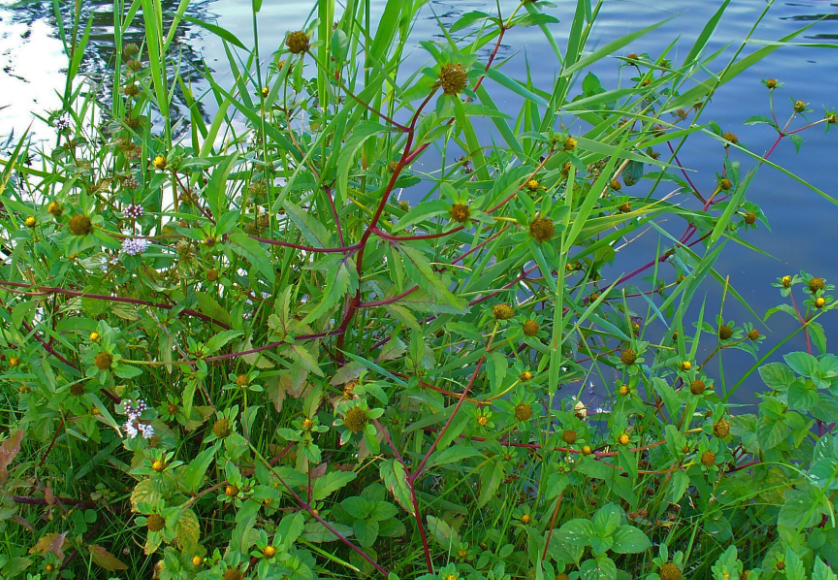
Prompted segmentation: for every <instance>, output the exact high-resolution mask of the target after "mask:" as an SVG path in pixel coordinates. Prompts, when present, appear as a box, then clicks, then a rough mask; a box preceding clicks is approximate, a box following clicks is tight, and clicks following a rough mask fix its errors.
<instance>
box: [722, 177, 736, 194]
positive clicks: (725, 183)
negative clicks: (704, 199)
mask: <svg viewBox="0 0 838 580" xmlns="http://www.w3.org/2000/svg"><path fill="white" fill-rule="evenodd" d="M731 187H733V183H732V182H731V181H730V180H729V179H728V178H727V177H725V178H723V179H721V180H719V189H721V190H722V191H727V190H728V189H730V188H731Z"/></svg>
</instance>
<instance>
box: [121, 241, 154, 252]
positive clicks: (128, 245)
mask: <svg viewBox="0 0 838 580" xmlns="http://www.w3.org/2000/svg"><path fill="white" fill-rule="evenodd" d="M146 248H148V240H146V239H144V238H137V239H133V238H125V239H124V240H122V251H123V252H125V253H126V254H128V255H131V256H136V255H137V254H142V253H143V252H145V251H146Z"/></svg>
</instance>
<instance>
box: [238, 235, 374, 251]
mask: <svg viewBox="0 0 838 580" xmlns="http://www.w3.org/2000/svg"><path fill="white" fill-rule="evenodd" d="M248 237H249V238H250V239H251V240H256V241H257V242H262V243H263V244H270V245H272V246H282V247H284V248H294V249H297V250H305V251H307V252H314V253H317V254H339V253H343V252H354V251H355V250H357V249H358V248H360V247H361V244H355V245H352V246H342V247H340V248H315V247H314V246H304V245H302V244H292V243H291V242H283V241H280V240H272V239H271V238H260V237H259V236H248Z"/></svg>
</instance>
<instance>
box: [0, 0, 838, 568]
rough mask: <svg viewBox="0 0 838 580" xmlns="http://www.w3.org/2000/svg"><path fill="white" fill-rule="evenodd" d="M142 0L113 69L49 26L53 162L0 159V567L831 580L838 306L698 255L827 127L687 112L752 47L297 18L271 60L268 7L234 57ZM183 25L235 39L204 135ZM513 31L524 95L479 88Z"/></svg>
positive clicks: (403, 8) (837, 546)
mask: <svg viewBox="0 0 838 580" xmlns="http://www.w3.org/2000/svg"><path fill="white" fill-rule="evenodd" d="M140 4H141V6H140V5H135V6H134V7H133V9H130V10H122V7H121V5H120V6H118V7H117V8H118V10H117V11H116V13H117V14H119V15H120V18H121V19H122V20H120V22H119V23H118V24H119V25H118V26H116V27H115V29H114V30H113V31H112V32H110V33H108V32H107V31H106V32H101V34H112V36H111V37H108V39H107V42H108V43H109V44H108V46H110V47H111V48H109V51H110V52H109V54H110V55H111V56H110V57H109V59H106V60H107V62H108V63H109V64H100V65H96V66H110V67H111V68H109V69H107V74H104V75H97V74H87V72H86V73H85V75H84V76H82V75H81V73H80V72H79V71H93V70H94V69H93V68H92V67H94V65H95V63H93V62H92V61H87V60H85V59H86V58H87V55H88V51H87V50H86V47H87V46H86V43H89V42H90V38H91V35H89V34H88V33H89V26H88V27H87V28H86V22H87V20H85V19H86V18H87V16H86V13H85V11H83V10H82V11H81V12H78V11H77V12H76V13H73V14H74V18H75V20H73V21H72V22H70V21H68V22H61V25H62V26H61V30H62V33H61V35H59V36H60V39H61V42H64V43H66V48H67V54H68V55H69V56H68V64H67V67H66V75H67V78H66V79H65V80H66V87H67V89H66V92H65V93H63V94H62V95H61V96H62V99H61V103H62V109H61V110H60V111H53V112H47V113H45V114H44V115H42V117H43V118H44V120H46V121H47V124H48V126H49V127H51V129H50V130H54V131H55V135H54V139H50V140H37V141H36V140H35V139H34V138H32V137H30V136H28V135H27V136H25V137H24V138H23V139H22V140H20V141H18V142H16V145H15V146H14V147H13V148H12V149H11V150H9V151H4V153H3V154H2V155H0V173H2V175H0V191H1V192H2V207H0V255H1V256H2V257H3V259H2V260H0V317H2V325H0V400H2V405H3V413H2V414H0V533H2V537H3V550H0V578H4V579H5V578H9V579H28V578H33V579H34V578H37V577H42V578H45V577H50V578H51V577H58V576H59V575H60V576H61V577H62V578H68V579H72V578H77V577H85V578H87V577H97V578H98V577H102V578H109V577H111V576H113V577H119V578H130V579H134V578H136V579H140V578H158V579H160V580H174V579H178V580H219V579H223V580H244V579H264V580H268V579H278V580H283V579H287V580H314V579H315V578H334V577H341V578H358V579H366V578H382V579H387V580H399V579H409V580H513V579H515V580H524V579H526V580H541V579H542V578H543V579H546V580H571V579H572V580H625V579H629V578H641V579H644V580H680V579H681V578H702V579H703V578H712V579H713V580H731V579H734V580H735V579H736V578H739V579H743V578H748V579H749V580H756V579H757V578H767V579H772V578H776V579H777V580H780V579H781V578H786V579H789V580H791V579H792V578H793V579H795V580H798V579H799V580H803V579H809V578H811V579H812V580H829V579H831V578H834V577H835V576H834V574H833V573H832V572H831V570H830V569H829V565H832V566H834V565H835V564H836V563H838V528H836V523H835V521H834V517H833V514H834V512H835V506H834V500H835V498H834V497H833V492H834V489H835V488H836V482H835V474H836V472H838V454H836V452H835V449H836V448H838V447H837V446H838V443H836V440H835V437H836V436H835V433H834V426H835V424H836V423H838V400H836V394H838V358H836V357H835V356H833V355H832V354H830V353H829V348H828V345H827V332H826V331H825V327H826V325H827V324H830V322H829V320H828V319H823V320H822V318H823V317H831V316H833V314H834V313H833V312H832V311H833V310H834V309H835V304H836V302H835V300H834V286H833V285H832V284H831V283H830V282H834V281H833V280H830V279H828V277H824V274H823V273H822V272H813V273H809V272H800V273H799V274H794V273H793V272H789V271H784V270H778V271H777V272H776V273H775V274H772V275H773V276H776V282H775V283H774V284H773V285H772V287H767V288H763V289H760V288H750V287H749V288H744V289H742V288H736V287H735V285H734V284H732V283H731V279H730V278H729V277H728V276H727V274H728V273H727V272H724V271H721V270H719V268H720V267H721V266H720V265H719V264H722V263H723V262H722V261H718V257H719V255H720V254H721V253H723V252H724V251H725V246H726V245H727V244H728V243H729V242H731V241H732V242H734V243H737V242H741V244H739V245H741V246H743V247H748V246H751V245H752V244H753V243H755V240H754V239H753V238H752V230H753V229H754V228H757V227H758V228H764V227H766V226H768V219H767V216H766V215H765V213H764V212H763V211H762V210H761V209H760V206H759V203H760V202H761V201H762V199H760V197H761V195H762V192H758V191H753V190H752V189H750V188H749V184H751V183H752V181H753V177H754V175H755V173H756V172H757V171H758V170H759V171H764V172H765V171H775V170H776V169H775V168H776V167H780V164H777V163H775V162H774V161H773V160H774V159H775V156H776V155H777V153H775V151H778V150H781V149H783V148H779V149H778V148H777V147H776V145H778V144H779V143H780V142H782V141H783V140H790V141H791V142H792V143H793V144H795V146H796V147H799V146H800V145H801V143H802V140H801V138H800V137H799V133H801V132H803V131H804V130H811V129H812V128H813V127H818V126H820V128H823V129H824V130H829V129H830V128H833V129H834V124H835V113H834V112H831V111H832V109H831V108H830V109H828V111H830V112H827V113H826V114H825V116H824V117H823V119H818V120H815V121H812V122H808V121H806V122H805V123H807V124H804V121H802V120H801V119H802V118H803V116H804V115H805V114H806V111H807V108H811V107H814V104H812V105H808V104H807V103H805V102H803V101H798V102H795V101H791V102H792V107H791V110H789V111H787V113H788V114H789V118H788V121H786V119H782V120H778V115H780V113H781V111H779V110H775V109H774V101H773V97H774V96H777V95H778V94H779V91H781V90H785V87H783V85H782V84H781V83H778V82H777V81H776V80H774V79H769V80H767V81H765V82H764V84H765V86H766V87H768V88H769V89H770V90H769V91H765V92H764V95H765V98H766V102H765V103H764V104H760V103H748V105H747V106H748V108H749V109H759V111H756V113H753V114H758V115H759V116H758V117H752V118H751V119H750V120H749V122H748V123H747V124H746V126H745V127H743V128H741V129H740V128H737V127H726V128H725V129H724V130H723V129H722V128H721V127H719V126H718V125H717V124H716V123H715V122H713V120H712V119H711V118H710V117H709V114H710V111H711V110H712V109H709V108H708V107H706V106H705V105H707V103H708V101H709V99H710V98H711V97H717V96H719V95H720V94H721V93H722V92H723V91H726V90H728V89H727V86H726V85H725V83H726V82H727V81H729V80H731V79H732V78H733V77H735V76H737V75H739V74H740V73H741V72H742V71H744V70H746V69H747V68H748V67H749V66H752V65H755V64H756V63H757V62H759V60H760V59H761V58H763V57H764V56H766V55H767V54H768V53H770V52H771V51H773V50H774V49H775V48H776V47H777V46H778V45H779V43H780V42H779V41H778V42H773V41H772V42H769V43H768V44H766V45H765V46H764V47H762V48H759V49H758V50H756V51H754V52H749V53H748V54H747V56H741V55H740V53H739V52H736V51H731V53H730V54H728V53H726V52H725V53H722V54H720V53H717V52H713V50H711V47H712V44H711V42H715V39H713V35H714V33H715V26H716V23H717V22H718V18H714V19H713V20H711V21H710V22H709V23H707V26H706V27H705V26H704V23H702V26H701V28H700V30H704V31H705V32H701V33H696V34H694V35H685V36H684V38H680V39H678V40H677V41H676V45H675V46H674V47H673V49H672V50H668V51H666V52H665V54H648V53H641V54H638V53H637V52H632V51H636V50H639V43H640V42H641V37H643V36H644V35H647V34H657V32H655V31H654V30H655V29H654V28H647V29H642V30H636V31H631V32H627V33H626V34H625V35H623V36H617V37H615V38H612V39H609V43H608V44H607V45H602V46H599V45H597V44H596V42H595V41H596V40H597V39H598V38H600V37H601V34H600V32H601V26H602V23H601V19H603V18H607V13H608V10H601V8H602V6H603V3H602V2H600V3H599V4H596V5H594V6H590V7H589V8H590V10H588V9H585V6H584V5H583V4H580V9H579V10H577V11H576V14H575V16H573V17H572V19H571V20H570V21H568V22H564V21H563V22H559V21H558V20H557V18H556V16H555V14H554V12H555V7H553V6H552V5H550V4H549V3H547V2H531V1H528V0H527V1H523V2H521V3H520V4H517V5H514V6H511V7H510V6H509V5H507V4H504V5H503V6H501V7H500V12H497V10H498V8H496V7H495V8H493V7H491V6H483V7H480V10H474V11H470V12H468V13H466V14H463V15H461V16H459V17H457V18H456V19H455V20H454V21H453V22H451V21H446V20H440V21H439V23H440V26H442V27H443V28H444V29H443V30H440V32H439V34H438V35H436V36H435V37H433V38H417V37H416V36H415V35H414V34H413V30H414V24H415V23H416V21H417V19H419V18H425V17H426V16H428V15H429V14H430V13H429V12H427V10H429V8H428V7H425V8H423V5H424V4H426V3H423V2H418V3H411V2H403V1H400V0H387V1H386V2H382V3H381V6H380V8H381V11H380V12H376V11H375V10H370V8H371V3H370V2H368V1H363V2H349V3H335V2H330V1H326V0H319V1H313V2H312V5H311V8H312V10H311V19H310V21H309V22H307V23H306V25H305V26H304V27H301V29H300V30H296V31H288V33H287V34H283V35H282V37H281V38H279V39H277V40H276V42H275V44H276V46H273V47H272V48H273V49H274V52H273V53H270V54H268V53H266V52H265V47H266V46H267V43H268V42H269V41H266V40H265V37H264V36H259V34H258V33H259V29H258V27H259V23H260V22H264V18H265V14H263V13H260V10H261V8H262V4H263V3H262V2H258V1H256V2H253V4H252V6H251V9H252V10H253V15H252V16H253V18H252V20H253V23H254V27H255V28H254V30H253V33H254V34H253V38H261V43H260V45H259V46H258V47H257V46H255V45H254V46H252V47H248V46H246V45H244V44H243V43H242V42H241V41H240V40H239V39H238V38H236V37H235V36H233V35H232V34H231V33H229V32H228V31H226V30H223V29H221V28H219V27H218V26H217V25H215V24H210V23H206V22H203V20H201V19H200V18H198V17H196V16H192V15H191V14H192V12H188V14H189V16H188V18H187V17H186V16H185V13H184V12H183V11H182V10H178V11H177V14H174V13H173V14H172V15H171V16H172V17H171V18H170V16H169V13H168V12H167V11H166V10H164V11H163V12H162V13H159V10H157V11H156V10H155V9H154V6H153V5H152V4H151V3H148V4H147V5H146V3H145V2H141V3H140ZM188 4H189V3H188V2H187V3H185V4H183V5H182V8H183V9H188ZM138 6H139V8H140V9H137V8H138ZM728 9H730V8H729V7H728V5H727V4H725V5H723V6H722V7H721V8H719V15H720V16H721V13H723V12H724V11H725V10H728ZM423 10H424V12H423ZM60 14H61V10H60V7H59V10H57V17H60ZM161 14H162V16H161ZM186 23H189V24H190V25H194V26H203V29H204V30H206V31H207V34H214V35H217V36H218V37H219V39H220V40H221V41H223V42H224V43H225V44H226V45H227V46H228V48H229V58H230V62H229V63H227V64H228V65H229V67H230V69H231V70H235V71H236V74H234V75H232V77H228V76H224V75H219V76H217V77H216V76H214V73H212V72H211V70H210V67H209V66H206V67H202V69H201V73H202V74H204V75H206V79H207V83H208V86H209V87H210V89H209V90H210V93H208V95H209V96H210V97H211V98H212V99H214V100H212V99H210V100H212V102H213V103H214V104H216V103H217V109H211V108H209V107H203V106H202V105H203V103H204V102H206V99H204V101H201V100H199V99H198V95H197V93H196V94H194V95H193V94H192V93H191V92H190V91H189V90H187V89H188V88H189V87H191V86H194V83H193V81H194V79H193V78H192V77H191V76H190V75H189V73H188V71H186V70H185V69H184V68H183V67H182V66H181V65H182V59H181V56H182V53H181V52H179V51H177V50H175V48H174V45H173V44H172V42H173V40H172V39H176V38H179V37H180V36H179V35H183V33H184V28H183V27H184V26H185V25H186ZM690 25H692V23H690ZM108 30H111V29H108ZM98 34H99V33H97V35H98ZM540 34H546V35H547V36H546V43H545V45H544V46H547V47H548V48H547V49H545V51H544V52H543V54H539V62H538V66H539V69H540V70H542V71H552V74H546V75H543V74H542V75H527V74H525V73H523V72H521V71H520V70H518V71H516V69H515V68H514V67H513V66H508V65H507V57H506V56H505V55H506V54H507V53H506V52H505V51H506V50H507V48H506V47H507V46H510V47H511V48H512V49H513V51H517V50H518V49H519V48H521V46H515V43H517V42H519V40H520V39H521V38H523V37H524V35H527V37H529V36H530V35H540ZM766 34H768V32H766ZM757 36H759V35H757ZM129 38H130V42H129ZM559 38H569V40H568V41H567V43H565V45H564V46H559V45H557V44H556V42H558V41H557V40H556V39H559ZM691 38H694V39H695V40H689V39H691ZM754 38H756V37H754ZM754 38H751V37H750V36H749V37H748V38H745V39H740V40H742V41H744V42H750V41H752V40H754ZM711 39H712V40H711ZM781 42H782V43H788V42H795V41H794V39H793V37H787V38H785V39H783V40H782V41H781ZM603 46H607V49H608V50H603ZM551 47H552V48H551ZM801 50H805V47H802V48H801ZM408 51H412V52H411V54H410V57H409V58H408V56H409V55H408ZM609 51H610V52H611V54H610V55H609V54H606V53H607V52H609ZM417 55H418V56H417ZM621 55H627V56H621ZM608 56H614V57H617V59H616V61H615V62H611V64H609V60H608V59H607V58H606V57H608ZM417 58H418V60H417ZM731 58H732V59H733V60H725V59H731ZM422 59H424V60H425V62H424V63H422V64H420V65H418V66H417V68H415V69H414V68H412V67H413V66H414V63H418V62H420V61H422ZM608 66H615V67H619V68H620V70H621V71H623V72H626V73H630V74H631V75H637V76H636V78H633V79H630V82H628V83H621V84H619V85H617V84H614V83H613V82H611V81H606V80H604V79H600V78H598V77H597V76H596V74H595V71H599V70H601V69H602V67H608ZM609 78H610V77H609ZM536 79H538V80H536ZM544 79H549V80H544ZM94 81H95V82H94ZM62 84H65V83H62ZM627 87H628V88H627ZM205 96H206V95H205ZM832 105H833V106H834V103H833V104H832ZM748 113H749V115H750V114H752V111H750V110H749V111H748ZM754 119H756V120H757V121H758V122H759V123H761V124H765V125H768V128H769V129H770V130H771V131H772V132H773V133H774V137H773V139H774V140H773V141H772V142H769V143H762V142H759V143H758V142H757V141H758V140H759V139H761V138H762V135H764V133H758V134H754V133H751V132H750V130H749V128H748V126H749V125H750V124H753V123H754V122H755V121H754ZM686 123H689V125H686ZM687 127H688V128H687ZM734 131H737V132H739V133H740V134H741V140H740V138H739V137H737V135H736V133H734ZM685 138H686V139H689V140H691V142H693V141H695V142H696V143H697V146H696V147H695V148H691V149H682V147H681V146H682V144H683V140H684V139H685ZM827 138H829V139H831V135H828V136H827ZM11 142H12V141H10V143H11ZM688 150H691V151H702V154H703V155H707V156H709V161H708V159H701V160H696V159H687V158H684V156H685V155H688V154H687V153H683V151H688ZM673 151H681V152H682V153H680V154H679V156H677V157H676V155H675V154H674V153H673ZM763 151H768V153H765V154H762V152H763ZM768 158H771V159H772V161H771V162H770V163H765V161H766V159H768ZM28 160H34V161H37V163H35V162H34V161H33V163H31V164H29V163H27V162H26V161H28ZM686 161H689V162H690V163H691V164H692V163H693V162H696V163H695V165H691V166H701V167H704V166H706V162H716V161H717V162H718V165H717V166H715V167H714V168H713V169H714V172H713V173H710V174H708V175H707V176H706V179H704V180H701V179H696V180H694V181H695V182H696V183H704V184H709V185H705V186H702V187H700V188H699V187H697V186H695V185H693V181H691V180H689V179H687V180H686V181H684V180H682V178H681V170H680V169H681V168H680V167H679V165H680V164H681V163H682V162H686ZM698 161H700V163H698ZM685 167H686V165H685ZM800 182H801V183H806V179H803V178H800ZM818 193H820V194H821V195H822V196H823V195H826V194H824V192H820V191H819V192H818ZM676 230H677V231H676ZM760 231H761V230H760ZM656 235H657V236H659V238H658V240H657V241H658V243H657V244H648V243H646V244H645V245H642V246H641V245H640V244H638V243H636V241H637V240H638V239H641V238H642V239H643V240H649V239H651V237H652V236H656ZM657 248H660V249H659V250H658V249H657ZM629 265H630V267H627V266H629ZM718 282H721V284H720V285H718V286H714V285H715V284H717V283H718ZM774 288H776V290H777V299H778V301H779V304H778V306H777V307H776V308H773V309H771V310H770V311H768V312H767V313H753V316H752V317H749V318H747V319H746V320H738V319H737V320H731V317H732V315H731V314H730V309H729V307H728V306H727V305H728V304H729V303H730V301H731V300H735V301H738V302H740V303H741V304H742V305H744V306H746V307H747V308H746V309H745V310H743V311H748V310H750V306H749V305H748V304H747V303H746V302H745V299H744V298H743V295H745V291H746V290H747V291H759V290H764V291H767V292H773V291H774ZM705 292H710V294H709V296H708V297H707V300H705V294H704V293H705ZM719 296H722V297H723V300H722V301H721V305H720V304H718V301H717V300H716V301H715V302H714V300H715V298H717V297H719ZM726 309H727V311H726ZM774 316H787V317H789V320H790V321H791V322H792V325H793V328H794V330H793V332H794V333H795V336H796V340H798V342H797V343H793V342H787V341H786V340H785V339H786V338H789V340H791V338H794V337H786V336H778V333H779V331H778V330H775V331H774V332H773V333H772V330H771V328H775V327H774V326H773V325H772V327H771V328H769V326H768V323H769V322H771V321H773V320H772V319H773V317H774ZM779 326H780V325H777V327H779ZM766 341H769V343H770V345H771V346H770V347H769V348H765V347H764V343H765V342H766ZM790 344H799V347H795V348H789V347H788V345H790ZM731 349H734V350H738V351H742V352H740V353H737V354H736V355H735V356H746V357H753V366H752V367H751V368H750V369H748V370H747V371H746V372H744V373H742V374H740V375H734V374H733V372H732V371H731V370H730V366H726V363H727V362H728V360H729V359H730V358H732V356H734V355H732V353H730V352H729V351H730V350H731ZM744 388H747V389H750V390H751V391H758V398H756V399H755V400H753V401H750V402H751V403H752V404H747V405H745V404H742V402H743V400H744V395H743V393H744V391H743V390H742V389H744ZM828 564H829V565H828Z"/></svg>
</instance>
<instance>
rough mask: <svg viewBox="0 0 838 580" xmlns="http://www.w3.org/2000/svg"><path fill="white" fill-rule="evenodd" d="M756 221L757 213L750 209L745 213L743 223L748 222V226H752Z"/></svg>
mask: <svg viewBox="0 0 838 580" xmlns="http://www.w3.org/2000/svg"><path fill="white" fill-rule="evenodd" d="M756 221H757V214H755V213H754V212H752V211H749V212H747V213H745V223H746V224H748V225H749V226H752V225H754V224H755V223H756Z"/></svg>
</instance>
